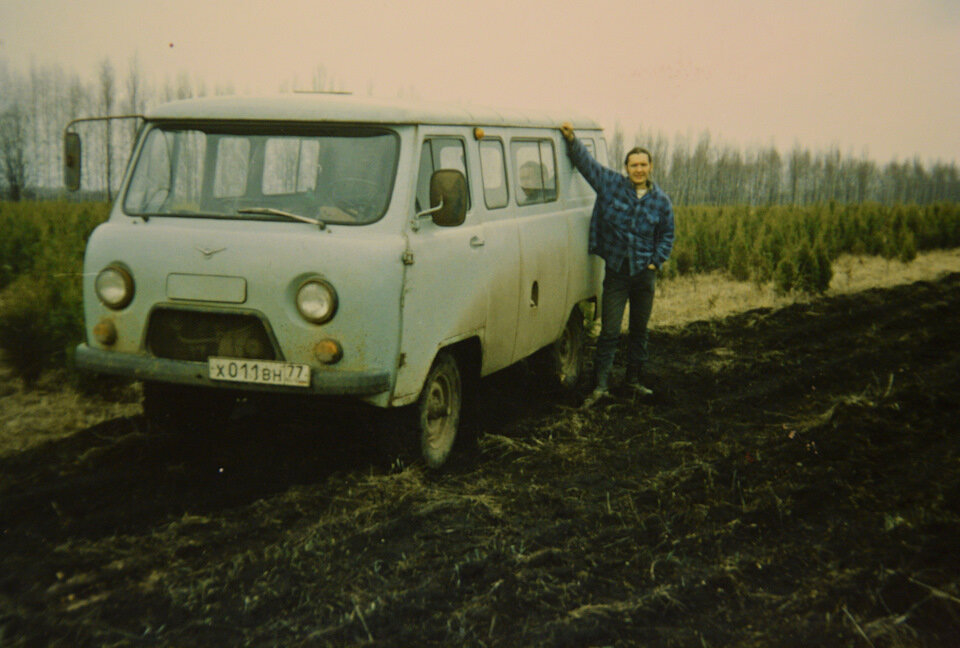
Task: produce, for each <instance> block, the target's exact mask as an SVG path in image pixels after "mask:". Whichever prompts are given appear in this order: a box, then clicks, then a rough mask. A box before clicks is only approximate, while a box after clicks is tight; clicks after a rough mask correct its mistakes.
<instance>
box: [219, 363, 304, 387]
mask: <svg viewBox="0 0 960 648" xmlns="http://www.w3.org/2000/svg"><path fill="white" fill-rule="evenodd" d="M208 362H209V370H210V378H211V379H212V380H227V381H232V382H242V383H256V384H258V385H284V386H287V387H309V386H310V365H305V364H297V363H294V362H273V361H271V360H243V359H239V358H210V359H209V360H208Z"/></svg>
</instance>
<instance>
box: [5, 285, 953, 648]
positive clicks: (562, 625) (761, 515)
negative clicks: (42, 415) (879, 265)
mask: <svg viewBox="0 0 960 648" xmlns="http://www.w3.org/2000/svg"><path fill="white" fill-rule="evenodd" d="M958 323H960V274H953V275H950V276H948V277H946V278H944V279H942V280H941V281H938V282H933V283H922V282H921V283H916V284H913V285H909V286H901V287H898V288H894V289H889V290H882V291H881V290H874V291H868V292H864V293H858V294H854V295H847V296H841V297H834V298H831V299H826V300H821V301H817V302H814V303H811V304H806V305H796V306H791V307H788V308H786V309H782V310H779V311H767V310H761V311H751V312H748V313H744V314H741V315H737V316H734V317H731V318H728V319H726V320H724V321H722V322H714V323H709V322H698V323H694V324H692V325H688V326H685V327H683V328H680V329H676V330H669V331H663V330H661V331H658V332H656V333H655V334H654V335H653V337H652V340H651V345H652V349H653V352H654V357H653V361H652V363H651V367H650V374H651V375H650V380H649V384H650V386H652V387H653V388H654V389H655V390H656V392H657V395H656V396H655V397H654V398H653V399H650V400H643V401H632V400H631V399H629V398H618V399H615V400H612V401H606V402H602V403H601V404H598V405H597V406H595V407H594V408H593V409H591V410H589V411H579V410H577V409H576V408H574V407H573V406H572V405H573V403H563V402H558V400H557V399H556V398H552V397H550V396H549V395H546V394H542V393H540V392H539V391H538V390H537V388H536V382H537V381H536V379H535V377H533V376H531V375H529V374H528V373H527V372H526V371H525V370H524V369H522V368H521V369H513V370H510V371H507V372H504V373H503V374H501V375H498V376H494V377H492V378H491V379H488V380H486V381H484V383H483V385H482V387H481V390H480V392H481V393H480V394H479V398H478V402H477V408H478V409H479V410H480V413H479V415H478V416H476V417H475V420H476V423H475V424H474V427H475V428H476V430H477V431H478V432H480V433H481V434H480V439H479V449H478V452H477V453H476V454H475V456H474V457H473V458H470V459H466V460H462V461H460V462H458V464H457V465H455V466H454V467H453V468H452V469H451V470H450V471H447V472H446V473H445V474H441V475H434V474H427V473H425V472H424V471H423V470H422V469H421V468H420V467H419V466H418V465H415V464H414V465H409V462H408V461H407V462H405V461H404V460H403V459H400V460H397V459H396V457H397V455H396V453H395V452H394V450H395V446H396V444H395V443H391V442H384V443H380V444H379V446H380V448H382V449H381V450H371V443H370V441H371V440H372V439H380V440H382V439H381V436H383V435H384V432H383V431H377V430H376V429H374V427H373V426H371V425H369V424H368V423H367V422H366V421H367V419H368V417H366V416H365V414H366V412H363V411H361V412H357V413H352V414H348V413H344V412H342V411H340V410H332V409H330V408H327V407H325V406H323V405H319V406H315V407H311V408H303V407H302V406H301V404H297V403H291V402H287V403H282V404H278V410H268V409H260V410H251V411H249V412H247V413H246V414H245V415H244V416H241V417H240V418H238V419H236V420H234V421H233V422H231V424H230V425H229V426H227V428H225V429H222V430H217V431H214V432H211V433H210V434H208V435H206V436H203V437H192V438H191V437H188V438H181V437H178V436H176V435H159V434H148V433H146V431H145V426H144V423H143V421H142V419H141V418H140V417H139V416H136V417H131V418H119V419H112V420H107V421H106V422H104V423H101V424H99V425H96V426H94V427H91V428H89V429H86V430H83V431H81V432H79V433H77V434H74V435H71V436H69V437H66V438H63V439H61V440H56V441H52V442H49V443H45V444H42V445H37V446H34V447H32V448H29V449H27V450H24V451H23V452H20V453H17V454H13V455H9V456H6V457H3V458H0V644H2V645H4V646H8V645H9V646H71V647H78V646H154V645H157V646H240V645H252V646H275V645H276V646H324V645H336V646H340V645H365V644H372V645H378V646H424V645H449V646H483V645H486V646H538V645H545V646H590V645H595V646H606V645H609V646H634V645H644V646H728V645H736V646H814V645H816V646H868V645H873V646H876V647H878V648H879V647H880V646H955V645H958V642H960V550H958V547H960V540H958V538H960V434H958V433H957V432H956V430H957V428H958V425H957V418H958V416H960V335H958V331H960V326H958ZM293 409H296V410H297V413H296V414H290V413H289V412H290V411H292V410H293Z"/></svg>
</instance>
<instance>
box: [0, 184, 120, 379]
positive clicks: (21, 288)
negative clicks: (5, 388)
mask: <svg viewBox="0 0 960 648" xmlns="http://www.w3.org/2000/svg"><path fill="white" fill-rule="evenodd" d="M109 211H110V206H109V205H107V204H105V203H68V202H36V203H30V202H21V203H10V202H0V233H2V234H0V351H2V352H3V355H4V357H5V358H6V360H7V362H8V364H9V365H10V366H11V367H12V368H13V369H14V371H15V372H16V373H17V374H18V375H20V376H22V377H23V378H24V379H25V380H26V381H27V382H32V381H33V380H35V379H36V378H37V377H38V376H39V375H40V373H41V372H42V371H43V370H44V369H47V368H50V367H56V366H63V365H64V364H65V363H66V359H67V355H68V353H69V352H70V349H71V348H72V347H73V346H74V345H75V344H76V343H77V342H78V341H79V340H81V339H82V338H83V308H82V272H83V250H84V247H85V245H86V241H87V239H88V238H89V236H90V233H91V232H92V231H93V228H95V227H96V226H97V225H98V224H100V223H101V222H103V221H104V220H106V218H107V215H108V214H109Z"/></svg>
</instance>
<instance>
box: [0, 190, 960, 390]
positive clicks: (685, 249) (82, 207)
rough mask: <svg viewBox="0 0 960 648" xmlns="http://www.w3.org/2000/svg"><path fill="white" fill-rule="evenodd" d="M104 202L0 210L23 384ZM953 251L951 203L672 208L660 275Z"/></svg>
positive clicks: (46, 352) (5, 339)
mask: <svg viewBox="0 0 960 648" xmlns="http://www.w3.org/2000/svg"><path fill="white" fill-rule="evenodd" d="M109 209H110V207H109V205H107V204H105V203H68V202H34V203H27V202H24V203H4V202H0V351H2V352H3V354H4V356H5V357H6V359H7V362H8V363H9V364H10V365H11V366H12V367H13V369H14V370H15V371H16V372H17V373H18V374H19V375H20V376H22V377H24V378H25V379H26V380H28V381H31V380H35V379H36V378H37V377H38V376H39V374H40V373H41V372H42V371H43V370H44V369H47V368H49V367H56V366H64V365H65V364H66V362H67V359H68V356H69V353H70V349H72V347H73V346H74V345H75V344H76V343H77V342H78V341H79V340H81V339H82V338H83V322H82V310H83V309H82V295H81V291H82V281H81V279H82V277H81V273H82V271H83V250H84V246H85V244H86V241H87V239H88V238H89V236H90V233H91V232H92V231H93V228H94V227H96V226H97V225H98V224H99V223H101V222H103V221H104V220H105V219H106V218H107V215H108V213H109ZM953 247H960V204H954V203H946V204H934V205H926V206H913V205H911V206H893V207H890V206H885V205H880V204H860V205H837V204H833V203H831V204H825V205H812V206H803V207H798V206H773V207H769V208H758V207H750V206H729V207H680V208H678V209H677V237H676V244H675V246H674V251H673V255H672V260H671V262H670V263H668V264H667V265H666V266H665V267H664V272H665V274H666V275H667V276H675V275H678V274H680V275H683V274H693V273H704V272H711V271H723V272H726V273H728V274H730V275H731V276H732V277H734V278H735V279H738V280H741V281H748V280H750V281H755V282H757V283H760V284H765V283H767V282H772V283H773V286H774V288H775V289H776V290H777V291H778V292H781V293H786V292H789V291H799V292H806V293H818V292H823V291H824V290H826V289H827V287H828V286H829V285H830V278H831V276H832V268H831V262H832V261H833V260H834V259H836V258H837V256H838V255H839V254H842V253H851V254H866V255H880V256H883V257H885V258H888V259H895V258H896V259H900V260H902V261H910V260H912V259H913V258H914V257H915V256H916V255H917V252H918V251H923V250H930V249H935V248H953Z"/></svg>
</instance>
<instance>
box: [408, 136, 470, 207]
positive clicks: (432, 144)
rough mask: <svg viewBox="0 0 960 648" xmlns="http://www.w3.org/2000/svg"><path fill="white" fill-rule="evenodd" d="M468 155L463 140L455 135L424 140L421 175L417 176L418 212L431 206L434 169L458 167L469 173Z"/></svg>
mask: <svg viewBox="0 0 960 648" xmlns="http://www.w3.org/2000/svg"><path fill="white" fill-rule="evenodd" d="M466 159H467V158H466V155H465V154H464V150H463V140H459V139H457V138H455V137H434V138H431V139H427V140H424V142H423V148H421V149H420V172H419V173H420V175H419V176H418V178H417V204H416V210H417V211H418V212H420V211H423V210H425V209H429V208H430V177H431V176H432V175H433V172H434V171H438V170H440V169H456V170H457V171H459V172H460V173H462V174H463V175H464V177H465V178H469V177H470V176H468V175H467V162H466ZM469 185H470V183H469V182H468V183H467V209H468V210H469V209H470V192H469Z"/></svg>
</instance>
